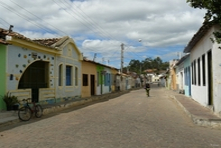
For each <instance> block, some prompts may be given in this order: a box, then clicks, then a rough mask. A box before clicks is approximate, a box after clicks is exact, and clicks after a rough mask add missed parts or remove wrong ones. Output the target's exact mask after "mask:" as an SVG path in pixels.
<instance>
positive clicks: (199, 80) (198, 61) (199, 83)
mask: <svg viewBox="0 0 221 148" xmlns="http://www.w3.org/2000/svg"><path fill="white" fill-rule="evenodd" d="M197 63H198V64H197V65H198V85H199V86H200V85H201V77H200V74H201V72H200V71H201V67H200V58H198V60H197Z"/></svg>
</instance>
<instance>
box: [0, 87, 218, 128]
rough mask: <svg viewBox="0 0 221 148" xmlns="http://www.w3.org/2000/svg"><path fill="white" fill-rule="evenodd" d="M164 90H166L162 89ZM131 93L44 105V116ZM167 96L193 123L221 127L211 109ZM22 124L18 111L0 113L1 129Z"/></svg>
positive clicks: (170, 93)
mask: <svg viewBox="0 0 221 148" xmlns="http://www.w3.org/2000/svg"><path fill="white" fill-rule="evenodd" d="M162 89H164V88H162ZM129 92H130V91H120V92H116V93H111V94H104V95H100V96H93V97H90V98H85V99H81V100H72V101H65V102H61V103H59V104H51V105H44V106H43V108H44V112H43V114H44V115H46V114H49V113H53V112H58V111H61V110H63V109H67V108H70V107H74V106H80V105H84V104H89V103H91V102H94V101H99V100H105V99H111V98H115V97H118V96H120V95H123V94H125V93H129ZM165 92H166V93H167V95H168V96H169V97H170V98H172V99H173V100H175V102H176V103H177V104H178V105H179V106H181V107H182V109H183V110H184V111H185V113H186V114H187V115H188V116H189V117H190V118H191V119H192V121H193V122H194V123H195V124H197V125H200V126H207V127H219V128H220V127H221V117H218V116H216V115H215V114H214V113H213V112H212V111H211V110H210V109H208V108H206V107H203V106H202V105H200V104H199V103H197V102H195V101H194V100H193V99H191V98H189V97H186V96H185V95H183V94H179V93H177V92H174V91H172V90H167V89H166V88H165ZM18 122H21V121H20V120H19V119H18V115H17V111H0V127H2V126H7V125H10V124H14V123H18Z"/></svg>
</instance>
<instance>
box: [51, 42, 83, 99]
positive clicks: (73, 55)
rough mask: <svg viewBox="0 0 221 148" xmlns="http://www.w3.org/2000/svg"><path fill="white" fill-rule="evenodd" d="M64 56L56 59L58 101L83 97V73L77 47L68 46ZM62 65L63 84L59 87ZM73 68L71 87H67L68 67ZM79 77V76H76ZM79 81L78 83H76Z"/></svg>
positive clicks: (64, 50)
mask: <svg viewBox="0 0 221 148" xmlns="http://www.w3.org/2000/svg"><path fill="white" fill-rule="evenodd" d="M62 50H63V54H62V55H58V56H57V57H56V67H55V78H54V79H55V81H56V84H55V85H56V91H55V92H56V99H57V100H60V99H62V98H64V99H71V98H74V97H79V96H81V86H82V76H81V74H82V71H81V68H82V66H81V61H79V56H80V55H78V53H77V51H76V49H75V47H74V46H73V45H72V44H67V45H66V46H65V47H64V48H63V49H62ZM60 65H62V70H61V71H62V75H61V77H62V83H61V86H59V82H58V81H59V66H60ZM67 66H71V67H72V70H71V85H70V86H67V85H66V67H67ZM76 75H77V76H76ZM76 81H77V82H76Z"/></svg>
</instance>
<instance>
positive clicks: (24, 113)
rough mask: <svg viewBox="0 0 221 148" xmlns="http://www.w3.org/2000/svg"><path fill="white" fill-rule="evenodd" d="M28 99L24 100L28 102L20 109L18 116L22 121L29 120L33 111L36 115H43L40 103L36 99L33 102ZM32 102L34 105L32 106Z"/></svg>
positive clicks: (38, 116)
mask: <svg viewBox="0 0 221 148" xmlns="http://www.w3.org/2000/svg"><path fill="white" fill-rule="evenodd" d="M29 100H31V98H28V99H23V100H22V101H23V102H26V103H25V105H24V106H23V107H21V108H19V110H18V117H19V119H20V120H22V121H28V120H30V119H31V117H32V115H33V113H34V114H35V117H37V118H40V117H41V116H42V115H43V109H42V107H41V105H40V104H36V103H35V101H34V102H32V103H29ZM30 104H32V106H30Z"/></svg>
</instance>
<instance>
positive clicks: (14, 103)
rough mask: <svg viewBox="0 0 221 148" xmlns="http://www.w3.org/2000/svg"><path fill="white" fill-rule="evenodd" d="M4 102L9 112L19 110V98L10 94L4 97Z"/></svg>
mask: <svg viewBox="0 0 221 148" xmlns="http://www.w3.org/2000/svg"><path fill="white" fill-rule="evenodd" d="M2 99H3V101H4V102H5V104H6V107H7V111H9V110H17V108H18V103H19V102H18V97H16V96H11V94H10V93H9V92H8V93H7V94H5V95H4V96H3V97H2Z"/></svg>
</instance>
